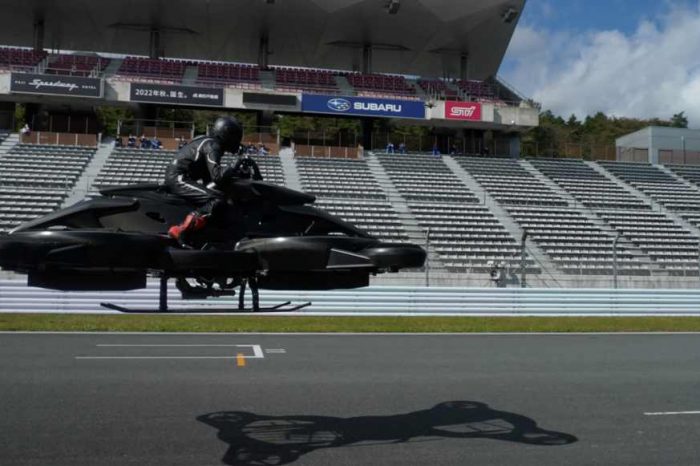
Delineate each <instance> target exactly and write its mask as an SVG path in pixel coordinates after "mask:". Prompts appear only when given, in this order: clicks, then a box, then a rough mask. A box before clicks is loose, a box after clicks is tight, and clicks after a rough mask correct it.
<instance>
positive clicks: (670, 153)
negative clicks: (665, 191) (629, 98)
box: [615, 126, 700, 165]
mask: <svg viewBox="0 0 700 466" xmlns="http://www.w3.org/2000/svg"><path fill="white" fill-rule="evenodd" d="M615 145H616V146H617V160H618V162H648V163H653V164H680V165H700V131H699V130H691V129H685V128H668V127H663V126H649V127H647V128H644V129H641V130H639V131H637V132H635V133H631V134H628V135H627V136H623V137H621V138H619V139H617V141H616V143H615Z"/></svg>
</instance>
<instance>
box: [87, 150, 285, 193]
mask: <svg viewBox="0 0 700 466" xmlns="http://www.w3.org/2000/svg"><path fill="white" fill-rule="evenodd" d="M174 156H175V152H174V151H165V150H156V149H129V148H120V149H115V150H113V151H112V153H111V154H110V156H109V158H108V159H107V162H106V163H105V166H104V167H103V168H102V170H101V171H100V173H99V174H98V175H97V178H96V179H95V181H94V183H93V187H94V188H95V189H100V188H104V187H108V186H123V185H129V184H141V183H161V182H162V181H163V179H164V178H165V169H166V168H167V166H168V163H170V161H171V160H172V159H173V157H174ZM254 158H255V160H256V161H257V162H258V165H259V167H260V171H261V173H262V175H263V177H264V178H265V179H266V180H269V181H271V182H273V183H280V184H282V183H283V182H284V177H283V175H282V167H281V165H280V162H279V158H278V157H275V156H267V157H254ZM223 163H233V159H232V158H230V156H227V157H224V159H223Z"/></svg>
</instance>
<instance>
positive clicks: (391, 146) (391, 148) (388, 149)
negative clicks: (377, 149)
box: [386, 141, 396, 154]
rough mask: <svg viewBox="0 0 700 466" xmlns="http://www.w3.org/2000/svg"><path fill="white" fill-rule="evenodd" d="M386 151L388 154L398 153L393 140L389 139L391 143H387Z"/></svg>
mask: <svg viewBox="0 0 700 466" xmlns="http://www.w3.org/2000/svg"><path fill="white" fill-rule="evenodd" d="M386 153H387V154H394V153H396V151H395V149H394V143H393V142H391V141H389V143H388V144H387V145H386Z"/></svg>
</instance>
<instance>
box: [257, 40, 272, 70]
mask: <svg viewBox="0 0 700 466" xmlns="http://www.w3.org/2000/svg"><path fill="white" fill-rule="evenodd" d="M269 58H270V37H269V36H268V35H267V33H266V32H265V33H263V34H262V35H261V36H260V44H259V46H258V66H260V68H261V69H263V70H266V69H267V66H268V64H269Z"/></svg>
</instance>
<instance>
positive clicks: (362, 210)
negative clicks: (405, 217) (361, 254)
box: [314, 197, 408, 242]
mask: <svg viewBox="0 0 700 466" xmlns="http://www.w3.org/2000/svg"><path fill="white" fill-rule="evenodd" d="M314 205H316V206H318V207H320V208H321V209H323V210H325V211H327V212H329V213H331V214H333V215H337V216H338V217H340V218H341V219H343V220H345V221H346V222H349V223H351V224H352V225H355V226H356V227H358V228H360V229H361V230H364V231H365V232H367V233H369V234H370V235H372V236H374V237H375V238H379V239H381V240H383V241H392V242H404V241H408V236H407V235H406V231H405V230H404V228H403V225H402V224H401V220H399V217H398V215H397V214H396V211H394V208H393V207H392V206H391V204H390V203H389V202H388V201H386V200H384V199H370V198H365V199H342V198H328V197H320V198H318V199H317V200H316V203H315V204H314Z"/></svg>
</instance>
